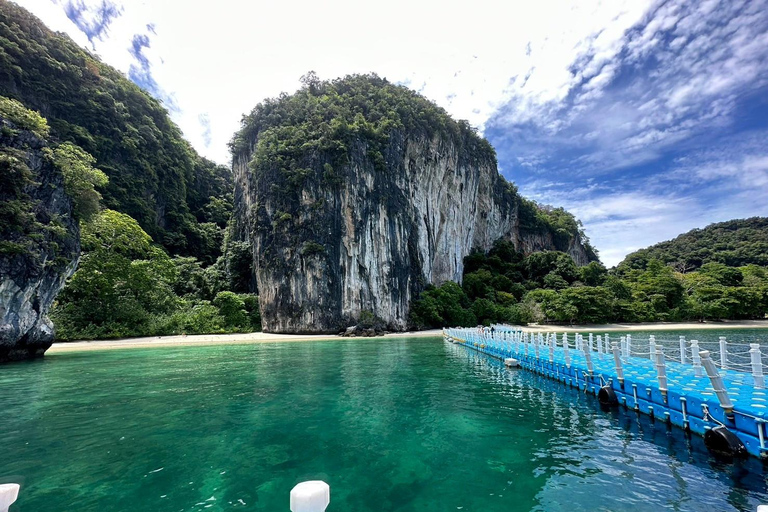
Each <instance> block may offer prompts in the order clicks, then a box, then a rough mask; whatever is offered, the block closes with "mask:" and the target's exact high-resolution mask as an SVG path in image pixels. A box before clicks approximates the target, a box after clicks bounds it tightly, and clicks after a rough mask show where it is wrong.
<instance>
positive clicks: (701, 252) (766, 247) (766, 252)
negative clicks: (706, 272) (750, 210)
mask: <svg viewBox="0 0 768 512" xmlns="http://www.w3.org/2000/svg"><path fill="white" fill-rule="evenodd" d="M651 260H659V261H660V262H662V263H664V264H668V265H671V266H672V267H674V269H675V270H677V271H678V272H681V273H686V272H690V271H692V270H696V269H698V268H700V267H701V266H702V265H704V264H706V263H720V264H723V265H726V266H728V267H741V266H745V265H749V264H755V265H760V266H768V218H765V217H752V218H749V219H736V220H730V221H728V222H720V223H717V224H711V225H709V226H707V227H706V228H704V229H694V230H692V231H689V232H688V233H684V234H682V235H680V236H678V237H677V238H675V239H673V240H669V241H667V242H662V243H660V244H656V245H653V246H651V247H648V248H646V249H641V250H639V251H637V252H633V253H632V254H630V255H629V256H627V257H626V258H624V261H622V262H621V263H619V265H618V267H617V271H618V272H619V273H620V274H626V273H628V272H630V271H632V270H644V269H645V268H646V267H647V265H648V263H649V262H650V261H651Z"/></svg>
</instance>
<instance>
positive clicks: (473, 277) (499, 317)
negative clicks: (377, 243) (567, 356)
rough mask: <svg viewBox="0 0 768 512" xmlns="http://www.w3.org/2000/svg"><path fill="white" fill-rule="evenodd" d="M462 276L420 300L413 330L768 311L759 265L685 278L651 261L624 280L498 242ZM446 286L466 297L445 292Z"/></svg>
mask: <svg viewBox="0 0 768 512" xmlns="http://www.w3.org/2000/svg"><path fill="white" fill-rule="evenodd" d="M464 270H465V273H464V281H463V286H462V288H459V287H458V286H457V285H455V284H453V283H446V284H445V285H443V286H442V287H441V288H437V289H435V288H429V289H427V290H426V291H424V292H423V293H422V294H421V296H420V298H419V300H418V301H416V302H415V303H414V306H413V311H412V319H413V321H414V324H415V325H417V326H424V327H444V326H454V325H474V323H475V322H477V323H481V324H486V325H488V324H491V323H495V322H506V323H525V322H529V321H536V322H556V323H579V324H600V323H606V322H653V321H685V320H721V319H749V318H764V317H765V315H766V313H767V312H768V269H766V268H764V267H760V266H757V265H747V266H745V267H742V268H732V267H727V266H725V265H723V264H720V263H707V264H705V265H703V266H702V267H701V269H700V270H699V271H698V272H689V273H686V274H682V273H679V272H676V271H675V270H674V269H673V268H672V267H670V266H668V265H664V264H663V263H662V262H660V261H657V260H651V261H649V262H648V263H647V265H646V268H645V269H643V270H637V269H636V270H631V271H628V272H626V273H625V274H623V275H620V274H618V273H615V272H609V271H607V270H606V269H605V267H603V266H602V265H601V264H600V263H599V262H591V263H590V264H589V265H586V266H583V267H581V268H577V267H576V266H575V265H574V263H573V261H572V260H571V258H570V257H569V256H568V255H566V254H564V253H560V252H557V251H544V252H538V253H533V254H531V255H529V256H527V257H523V255H522V254H518V253H517V252H515V251H514V247H512V245H511V244H510V243H509V242H502V241H499V242H497V243H496V244H495V245H494V247H493V248H492V249H491V250H490V251H489V252H488V253H487V254H485V253H483V252H481V251H473V252H472V253H470V254H469V255H468V256H467V257H466V258H465V260H464ZM451 285H452V286H451ZM444 288H451V289H455V290H460V291H462V292H463V293H461V294H456V295H455V297H454V296H452V295H450V294H443V293H440V292H442V290H443V289H444ZM449 307H450V310H451V315H450V316H449V315H447V314H445V311H446V310H447V309H449ZM470 314H471V315H470ZM462 315H467V316H462ZM449 318H450V319H451V320H452V321H448V319H449ZM456 318H460V319H462V321H456V320H455V319H456ZM473 321H474V322H473Z"/></svg>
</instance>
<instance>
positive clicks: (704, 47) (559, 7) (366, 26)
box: [19, 0, 768, 264]
mask: <svg viewBox="0 0 768 512" xmlns="http://www.w3.org/2000/svg"><path fill="white" fill-rule="evenodd" d="M19 1H20V3H21V5H23V6H26V7H28V8H29V9H30V10H32V11H33V12H34V13H35V14H37V15H38V16H41V17H42V18H43V20H44V21H45V22H46V24H48V25H49V26H51V28H53V29H54V30H61V31H65V32H67V33H69V34H70V35H71V36H72V37H73V38H74V39H75V40H76V41H77V42H78V43H80V44H82V45H84V46H88V44H89V43H88V39H87V38H86V37H85V36H84V35H83V33H82V32H80V31H78V30H77V29H76V28H75V27H74V25H73V24H72V23H71V22H69V21H68V20H67V19H66V16H64V13H63V10H62V9H61V7H60V6H58V5H56V4H55V3H53V2H51V1H50V0H19ZM58 1H60V2H64V0H58ZM116 1H117V0H116ZM85 2H86V3H91V4H93V5H100V4H101V2H102V0H85ZM118 3H119V4H120V6H121V7H122V15H121V16H120V17H118V18H116V19H114V20H113V21H112V23H111V25H110V26H109V27H108V33H107V36H105V37H104V38H103V40H98V39H96V40H94V41H93V44H94V46H95V50H96V52H97V53H98V54H99V55H100V56H101V57H102V58H103V60H105V61H106V62H108V63H109V64H112V65H114V66H116V67H117V68H119V69H121V70H122V71H124V72H126V73H127V72H128V71H129V69H130V67H131V65H135V64H136V61H135V59H134V57H133V56H132V55H131V54H130V53H129V51H128V49H129V47H130V45H131V41H132V40H133V37H134V36H135V35H137V34H144V35H147V36H148V37H149V41H150V47H149V48H145V49H144V51H143V55H144V56H146V57H147V58H148V59H149V62H150V63H151V71H152V76H153V77H154V79H155V80H156V81H157V83H158V84H159V86H160V87H161V88H162V89H163V90H164V91H165V93H166V94H168V97H169V98H170V101H173V102H174V104H176V105H178V107H179V110H178V111H174V112H172V115H173V117H174V119H175V120H176V122H177V123H178V124H179V125H180V126H181V128H182V130H183V131H184V133H185V136H186V137H187V138H188V139H189V140H190V142H191V143H192V144H193V145H194V146H195V147H196V148H197V149H198V151H200V152H201V153H202V154H204V155H206V156H208V157H210V158H212V159H214V160H216V161H219V162H221V163H226V162H228V160H229V155H228V152H227V148H226V143H227V141H228V140H229V139H230V137H231V136H232V134H233V133H234V132H235V131H236V130H237V129H238V127H239V120H240V118H241V116H242V115H243V114H246V113H248V112H249V111H250V110H251V109H252V108H253V107H254V106H255V105H256V104H257V103H258V102H260V101H261V100H263V99H264V98H267V97H273V96H276V95H278V94H279V93H280V92H283V91H286V92H292V91H293V90H295V89H296V88H297V87H298V86H299V82H298V79H299V77H300V76H301V75H303V74H304V73H306V72H307V71H309V70H315V71H316V72H317V73H318V74H319V76H320V77H321V78H335V77H338V76H342V75H345V74H348V73H366V72H371V71H374V72H376V73H378V74H379V75H381V76H385V77H387V78H389V79H390V80H391V81H393V82H400V83H405V84H407V85H409V86H410V87H412V88H414V89H416V90H419V91H421V92H422V93H423V94H425V95H426V96H427V97H429V98H430V99H432V100H434V101H436V102H437V103H438V104H440V105H441V106H443V107H445V108H446V109H447V110H448V111H449V113H451V114H452V115H453V116H454V117H456V118H464V119H468V120H469V121H470V122H471V123H473V124H474V125H476V126H480V127H484V126H488V127H491V128H493V129H494V130H495V131H496V132H499V133H502V135H499V136H498V138H497V139H495V142H496V143H497V150H499V154H500V157H502V159H501V164H502V166H503V167H504V168H505V169H506V170H509V169H514V168H516V169H518V170H520V169H522V170H524V172H525V173H526V176H533V177H535V180H536V181H531V179H532V178H531V179H526V180H518V181H519V182H520V183H519V184H520V188H521V191H522V192H523V193H530V194H532V195H533V196H534V198H536V199H538V200H541V201H543V202H546V203H550V204H555V205H564V206H566V207H567V208H568V209H570V210H572V211H573V212H574V213H576V214H577V216H579V217H581V218H583V219H584V221H585V223H586V226H587V230H588V233H589V234H591V235H592V237H593V242H594V243H595V245H596V246H597V247H598V248H599V249H601V254H602V256H603V259H604V260H605V261H606V263H608V264H613V263H616V262H617V261H618V260H619V259H621V257H623V255H624V254H626V253H627V252H629V251H630V250H632V249H634V248H639V247H641V246H644V245H648V244H651V243H655V242H658V241H661V240H663V239H665V238H671V237H673V236H675V235H677V234H679V233H680V232H682V231H685V230H687V229H691V228H693V227H701V226H702V225H704V224H706V223H709V222H714V221H718V220H726V219H728V218H733V217H739V216H749V215H755V214H760V213H768V211H767V210H766V207H765V206H761V205H760V204H758V203H757V202H756V201H754V200H750V199H749V198H750V197H752V198H755V197H757V198H760V200H764V199H768V189H766V181H768V171H767V170H766V169H765V166H764V163H765V160H763V158H764V157H765V153H761V152H760V151H759V150H758V149H757V147H758V146H761V147H762V148H765V147H768V146H766V144H765V142H766V141H768V136H765V134H761V135H760V136H759V137H757V138H756V140H754V141H752V143H751V144H752V145H751V146H749V147H745V146H744V145H743V144H742V145H739V144H738V143H737V142H738V141H736V142H733V141H732V142H733V143H732V144H731V146H733V147H737V146H738V147H741V148H742V150H743V151H741V153H737V152H736V151H732V149H733V148H729V147H726V146H725V145H719V146H718V151H720V153H721V154H716V151H715V150H712V151H701V150H699V149H700V148H698V149H697V146H696V143H695V141H696V140H697V137H701V136H702V134H705V133H708V132H711V131H714V130H717V129H724V127H728V126H729V125H730V124H731V123H733V121H734V120H733V116H734V112H735V108H736V106H737V104H738V102H739V100H740V98H743V97H745V95H748V94H750V93H754V92H755V91H760V90H763V88H764V87H766V84H768V67H767V66H766V65H765V62H766V60H768V14H767V13H768V2H766V1H765V0H752V1H744V0H732V1H726V0H707V1H702V2H686V1H683V0H669V1H660V0H616V1H611V2H601V1H600V0H579V1H565V0H540V1H537V2H503V1H500V0H479V1H478V2H475V3H473V4H471V6H470V5H469V4H467V3H466V2H459V1H457V0H449V1H440V2H438V1H437V0H425V1H418V2H414V1H413V0H392V1H390V2H388V3H386V4H380V5H379V4H376V5H374V4H366V3H359V2H353V1H352V0H329V1H328V2H309V1H307V0H287V1H282V2H266V1H264V0H261V1H257V2H241V1H239V0H220V1H219V2H216V3H215V5H211V4H209V3H203V2H200V1H190V0H163V1H162V2H149V1H147V0H133V1H128V0H124V1H122V2H118ZM148 24H152V25H153V27H154V32H152V31H150V30H149V29H148V28H147V25H148ZM702 140H704V139H702ZM706 140H708V141H710V140H711V138H710V139H706ZM692 141H694V142H692ZM709 143H710V142H705V144H709ZM683 146H689V147H690V148H691V151H693V153H692V154H691V155H690V157H689V158H688V159H685V158H679V159H678V161H677V162H676V163H674V165H660V167H659V169H658V172H656V173H651V174H652V175H651V176H646V177H645V178H644V179H643V178H634V177H631V176H630V175H629V174H627V176H625V175H624V174H625V173H628V172H629V171H630V170H632V169H636V168H637V167H638V166H641V165H645V166H646V167H648V166H649V164H651V163H653V162H659V161H660V158H661V157H662V156H663V155H665V154H666V153H667V152H669V151H671V150H672V149H677V148H680V147H683ZM596 177H599V178H598V180H599V181H591V180H593V179H595V178H596ZM628 181H629V183H628ZM697 187H698V188H697ZM715 187H717V188H715ZM715 190H720V191H721V192H722V195H723V197H721V198H718V197H717V194H716V193H715V192H714V191H715ZM751 190H756V191H753V192H750V191H751ZM750 193H751V195H750ZM735 198H738V200H739V202H736V201H735V200H734V199H735ZM762 204H768V201H763V203H762Z"/></svg>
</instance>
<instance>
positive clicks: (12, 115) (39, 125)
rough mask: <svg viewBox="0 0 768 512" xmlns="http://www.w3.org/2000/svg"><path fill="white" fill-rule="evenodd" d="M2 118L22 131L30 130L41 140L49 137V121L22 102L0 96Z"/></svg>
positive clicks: (0, 114) (0, 115)
mask: <svg viewBox="0 0 768 512" xmlns="http://www.w3.org/2000/svg"><path fill="white" fill-rule="evenodd" d="M0 117H3V118H5V119H7V120H8V121H10V122H12V123H13V124H15V125H16V127H17V128H21V129H22V130H29V131H31V132H32V133H34V134H35V135H37V136H38V137H40V138H44V137H47V136H48V121H46V120H45V118H44V117H43V116H41V115H40V113H39V112H35V111H34V110H29V109H28V108H26V107H24V105H22V104H21V103H20V102H18V101H16V100H14V99H11V98H6V97H5V96H0Z"/></svg>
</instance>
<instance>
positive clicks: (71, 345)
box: [46, 320, 768, 355]
mask: <svg viewBox="0 0 768 512" xmlns="http://www.w3.org/2000/svg"><path fill="white" fill-rule="evenodd" d="M521 329H522V330H523V331H525V332H581V333H588V332H590V331H591V332H622V331H625V332H632V331H683V330H697V329H768V320H732V321H729V320H726V321H722V322H703V323H698V322H669V323H667V322H652V323H639V324H601V325H560V324H545V325H537V324H530V325H527V326H524V327H521ZM441 335H442V331H441V330H440V329H430V330H426V331H412V332H396V333H390V334H385V335H384V336H375V337H371V338H366V337H358V338H354V339H360V340H374V339H376V340H382V339H384V340H386V339H391V338H439V337H440V336H441ZM346 339H352V338H347V337H344V336H339V335H337V334H273V333H265V332H253V333H245V334H196V335H191V336H180V335H177V336H151V337H143V338H123V339H114V340H92V341H70V342H58V343H54V344H53V345H52V346H51V348H49V349H48V350H47V351H46V355H48V354H63V353H67V352H84V351H91V350H117V349H126V348H152V347H188V346H206V345H242V344H249V343H293V342H303V341H321V340H322V341H328V340H346Z"/></svg>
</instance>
